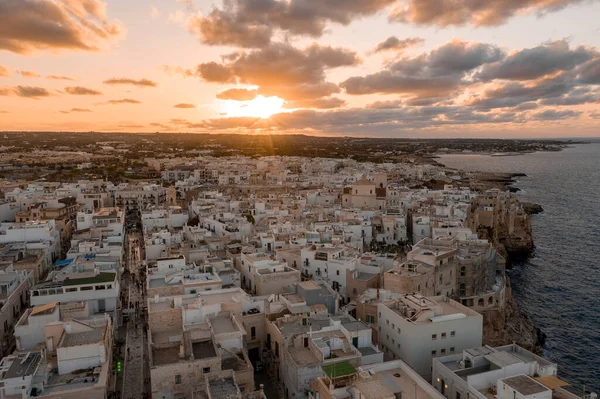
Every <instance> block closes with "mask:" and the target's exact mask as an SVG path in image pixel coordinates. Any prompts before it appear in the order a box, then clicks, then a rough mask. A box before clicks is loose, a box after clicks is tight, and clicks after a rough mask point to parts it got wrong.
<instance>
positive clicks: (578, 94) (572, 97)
mask: <svg viewBox="0 0 600 399" xmlns="http://www.w3.org/2000/svg"><path fill="white" fill-rule="evenodd" d="M590 103H600V90H591V89H590V88H587V87H578V88H575V89H573V90H571V91H570V92H569V93H568V94H566V95H563V96H561V97H553V98H546V99H543V100H541V101H540V104H541V105H580V104H590Z"/></svg>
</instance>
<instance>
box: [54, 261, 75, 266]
mask: <svg viewBox="0 0 600 399" xmlns="http://www.w3.org/2000/svg"><path fill="white" fill-rule="evenodd" d="M74 260H75V259H65V260H59V261H58V262H56V263H55V264H54V267H61V266H66V265H68V264H70V263H71V262H73V261H74Z"/></svg>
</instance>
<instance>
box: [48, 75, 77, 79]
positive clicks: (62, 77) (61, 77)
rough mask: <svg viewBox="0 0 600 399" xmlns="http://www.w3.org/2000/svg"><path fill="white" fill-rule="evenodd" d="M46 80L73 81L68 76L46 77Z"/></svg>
mask: <svg viewBox="0 0 600 399" xmlns="http://www.w3.org/2000/svg"><path fill="white" fill-rule="evenodd" d="M46 79H50V80H75V79H72V78H70V77H68V76H57V75H48V76H46Z"/></svg>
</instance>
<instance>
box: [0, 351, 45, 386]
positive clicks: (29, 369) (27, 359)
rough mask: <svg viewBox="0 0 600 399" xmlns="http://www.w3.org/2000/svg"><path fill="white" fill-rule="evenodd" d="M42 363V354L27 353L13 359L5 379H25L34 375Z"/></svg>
mask: <svg viewBox="0 0 600 399" xmlns="http://www.w3.org/2000/svg"><path fill="white" fill-rule="evenodd" d="M41 361H42V357H41V355H40V353H30V352H28V353H25V354H22V355H18V356H16V357H14V358H12V362H11V363H10V366H9V369H8V371H7V372H6V373H5V374H4V376H3V377H2V378H3V379H11V378H25V377H26V376H28V375H32V374H33V373H34V372H35V370H36V368H37V366H38V365H39V364H40V362H41Z"/></svg>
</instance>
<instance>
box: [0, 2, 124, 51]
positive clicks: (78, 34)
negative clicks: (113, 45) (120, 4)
mask: <svg viewBox="0 0 600 399" xmlns="http://www.w3.org/2000/svg"><path fill="white" fill-rule="evenodd" d="M105 8H106V4H105V3H104V2H103V1H100V0H57V1H52V0H4V1H0V49H3V50H8V51H11V52H14V53H28V52H31V51H35V50H58V49H70V50H86V51H92V50H97V49H98V46H99V45H100V44H102V43H104V42H107V41H110V40H112V39H115V38H117V37H119V36H120V35H121V31H122V29H121V28H120V27H119V25H117V24H116V23H111V22H109V21H108V19H107V17H106V10H105Z"/></svg>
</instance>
